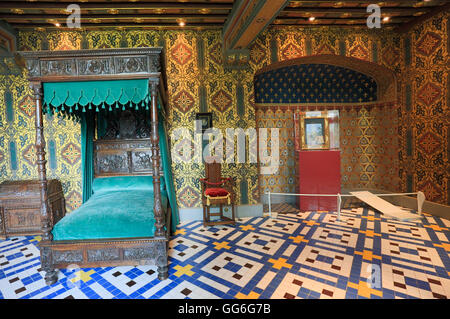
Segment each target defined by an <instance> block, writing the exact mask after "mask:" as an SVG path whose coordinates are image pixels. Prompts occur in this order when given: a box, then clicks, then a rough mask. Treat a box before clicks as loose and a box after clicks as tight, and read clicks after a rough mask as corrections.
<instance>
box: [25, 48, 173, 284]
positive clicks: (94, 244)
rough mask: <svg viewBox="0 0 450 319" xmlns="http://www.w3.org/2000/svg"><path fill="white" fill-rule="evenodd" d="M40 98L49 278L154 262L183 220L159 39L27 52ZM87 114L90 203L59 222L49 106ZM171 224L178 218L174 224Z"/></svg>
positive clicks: (162, 259) (163, 272) (84, 158)
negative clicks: (51, 180) (54, 218)
mask: <svg viewBox="0 0 450 319" xmlns="http://www.w3.org/2000/svg"><path fill="white" fill-rule="evenodd" d="M20 54H21V55H22V57H23V58H24V61H25V64H26V67H27V69H28V77H29V81H30V85H31V88H32V91H33V95H34V100H35V103H36V157H37V169H38V176H39V183H40V198H41V214H42V221H43V222H42V227H43V236H42V240H41V242H40V251H41V263H42V269H43V270H44V271H45V281H46V283H47V284H53V283H55V282H56V281H57V278H58V276H57V270H56V269H58V268H65V267H67V266H69V265H71V264H76V265H77V266H79V267H81V268H82V267H103V266H120V265H139V264H156V266H157V268H158V278H159V279H160V280H163V279H165V278H167V276H168V257H167V252H168V246H167V245H168V240H169V235H170V231H171V230H172V231H173V230H174V227H175V226H176V224H177V223H178V211H177V206H176V199H175V193H174V187H173V180H172V175H171V163H170V157H169V154H170V152H169V151H168V140H167V135H166V131H165V126H164V124H165V123H164V118H165V114H166V109H165V106H166V84H165V74H164V65H163V62H164V59H163V55H162V49H161V48H136V49H103V50H75V51H38V52H20ZM46 113H50V114H55V115H57V116H63V117H65V118H67V119H71V120H75V121H78V122H80V127H81V168H82V184H83V204H82V205H81V207H79V208H78V209H76V210H75V211H73V212H72V213H70V214H68V215H66V216H65V217H64V218H62V219H61V220H60V221H59V222H58V223H56V224H55V225H54V227H51V224H50V222H49V221H50V220H49V204H48V189H47V188H48V181H47V176H46V159H45V139H44V127H43V125H44V121H43V115H44V114H46ZM171 226H172V227H171Z"/></svg>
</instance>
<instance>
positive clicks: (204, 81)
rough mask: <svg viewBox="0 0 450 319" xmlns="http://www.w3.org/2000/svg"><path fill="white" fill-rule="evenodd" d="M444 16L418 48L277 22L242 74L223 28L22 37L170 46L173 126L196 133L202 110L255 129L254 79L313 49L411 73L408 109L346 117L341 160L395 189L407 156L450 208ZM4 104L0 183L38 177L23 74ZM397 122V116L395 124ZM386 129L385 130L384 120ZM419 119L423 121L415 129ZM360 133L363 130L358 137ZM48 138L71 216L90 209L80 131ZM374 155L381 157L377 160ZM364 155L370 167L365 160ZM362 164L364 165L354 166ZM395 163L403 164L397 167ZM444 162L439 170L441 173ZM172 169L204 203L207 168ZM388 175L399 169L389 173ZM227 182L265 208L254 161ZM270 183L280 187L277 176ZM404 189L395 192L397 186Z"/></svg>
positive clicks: (58, 130)
mask: <svg viewBox="0 0 450 319" xmlns="http://www.w3.org/2000/svg"><path fill="white" fill-rule="evenodd" d="M436 20H439V18H434V19H432V20H430V21H427V22H426V23H424V24H423V25H421V26H419V27H417V28H416V29H415V30H413V31H412V32H410V33H409V34H408V37H409V39H410V40H409V41H407V40H406V39H407V37H405V36H403V35H395V34H393V33H392V32H388V31H386V30H384V31H383V30H381V31H370V32H369V31H368V30H366V29H352V30H349V29H348V30H347V29H346V30H344V29H338V28H333V27H330V28H312V29H306V28H305V29H303V28H278V27H274V28H271V29H268V30H266V31H265V32H264V33H262V34H261V35H260V36H259V37H258V38H257V39H256V40H255V41H254V43H253V44H252V46H251V51H250V52H251V55H250V62H249V65H248V67H247V68H246V69H243V70H237V69H231V68H227V67H225V66H224V63H223V61H222V59H223V58H222V55H221V52H222V51H221V50H222V48H221V46H222V41H221V33H220V31H165V30H147V31H141V30H134V31H127V30H111V31H88V32H59V31H55V32H49V33H42V32H21V33H20V34H19V49H20V50H42V49H50V50H70V49H88V48H89V49H95V48H117V47H140V46H149V47H152V46H164V47H165V49H166V54H165V55H166V67H167V81H168V90H169V109H170V114H169V119H168V121H169V127H170V131H171V130H173V129H174V128H176V127H179V126H185V127H187V128H188V129H189V130H190V131H191V132H193V130H194V123H193V121H194V119H195V113H197V112H213V124H214V126H215V127H217V128H220V129H225V128H226V127H240V128H243V129H246V128H250V127H255V126H256V117H257V116H256V110H255V103H254V92H253V78H254V74H255V72H256V71H257V70H259V69H260V68H262V67H264V66H267V65H269V64H271V63H272V62H276V61H283V60H287V59H292V58H295V57H300V56H305V55H311V54H319V53H334V54H342V55H346V56H352V57H357V58H360V59H363V60H367V61H372V62H376V63H379V64H381V65H384V66H387V67H389V68H391V69H393V70H394V71H395V72H396V73H397V74H400V75H401V76H400V77H399V79H400V80H399V91H400V92H399V93H400V95H401V99H400V100H401V108H400V109H399V111H398V112H397V111H395V108H394V109H393V110H394V111H392V110H384V111H380V110H379V109H377V108H372V109H370V108H368V109H366V108H360V109H357V110H345V111H344V112H343V113H341V114H343V115H342V116H341V120H342V121H347V122H348V123H347V124H343V127H345V125H347V128H348V130H350V131H348V132H351V134H350V133H349V134H350V136H351V138H349V139H348V141H347V142H345V141H344V140H343V139H345V137H344V136H345V135H344V136H341V145H342V144H343V143H348V144H349V145H351V150H352V151H351V152H348V158H347V160H346V161H344V162H343V170H349V169H353V168H354V167H356V168H357V169H356V170H355V171H352V173H351V174H350V173H349V174H348V176H347V177H344V178H346V179H345V181H347V182H348V183H353V182H355V183H361V182H362V181H363V182H364V183H366V184H373V185H378V184H381V185H389V184H390V183H392V184H393V185H397V184H398V183H397V182H396V181H395V179H396V177H395V175H396V173H394V172H395V169H396V168H395V165H396V164H395V159H396V157H397V160H399V161H400V162H399V172H400V173H399V176H400V177H401V189H403V190H406V189H407V188H408V187H409V188H413V189H416V187H418V186H420V187H424V190H425V192H426V194H427V196H428V197H429V198H430V196H431V195H433V194H434V195H433V196H431V198H434V199H435V200H436V201H438V202H446V201H448V198H449V196H448V194H447V192H448V187H447V180H448V173H445V172H448V171H449V169H448V153H447V150H448V141H447V136H448V122H446V123H445V122H444V121H445V117H443V116H442V113H443V112H447V114H448V108H447V104H448V101H447V98H448V92H447V89H446V86H445V83H446V82H445V81H446V80H447V77H448V72H444V70H442V65H444V62H443V61H442V59H443V57H447V41H448V38H447V37H448V22H447V21H448V16H446V17H441V19H440V20H439V21H440V22H439V21H436ZM408 61H409V64H408V63H407V62H408ZM411 72H412V73H411ZM410 74H414V76H411V75H410ZM0 105H1V106H2V107H1V109H0V172H1V174H0V181H1V180H6V179H28V178H36V169H35V163H34V157H35V155H34V148H33V147H32V146H33V143H34V121H33V109H32V103H31V99H30V90H29V88H28V85H27V83H26V80H24V77H20V76H17V77H14V76H9V77H4V76H3V77H0ZM386 112H388V113H386ZM392 112H395V113H396V114H398V118H399V127H398V132H399V138H400V142H401V148H400V152H397V151H396V147H395V145H397V144H396V142H395V138H396V137H395V134H392V133H393V132H392V129H393V128H394V127H396V123H395V121H396V120H395V116H394V117H392V116H391V115H392ZM439 113H441V114H439ZM273 114H274V115H272V113H270V114H268V115H266V118H267V116H268V117H271V116H273V117H274V119H273V120H276V119H277V118H280V119H281V120H280V121H279V122H277V123H276V125H277V126H278V127H286V128H287V129H286V132H285V133H282V134H285V135H283V136H285V137H284V138H285V140H283V142H281V139H280V142H281V143H282V145H287V146H289V147H290V145H291V144H292V145H293V141H292V140H291V137H292V136H291V135H290V133H289V132H290V131H289V130H292V129H291V128H290V127H289V125H290V124H289V123H288V122H289V121H287V120H286V119H287V118H288V117H289V116H290V114H284V113H283V112H278V113H277V112H273ZM355 114H356V115H357V116H356V117H354V115H355ZM258 116H260V115H258ZM351 118H352V120H350V119H351ZM387 118H389V119H390V120H389V121H386V119H387ZM448 118H449V117H448V116H447V119H448ZM390 121H391V122H390ZM274 123H275V122H274ZM380 123H382V124H381V125H379V124H380ZM411 123H414V125H410V124H411ZM355 124H357V125H356V126H355ZM259 125H260V124H259ZM446 125H447V126H446ZM269 127H270V126H269ZM352 130H353V131H352ZM409 130H410V131H409ZM354 131H357V132H358V133H357V134H359V135H354V134H356V133H355V132H354ZM385 132H389V136H394V140H393V141H391V140H389V139H387V140H386V139H383V138H382V137H383V136H384V134H385ZM45 134H46V137H47V159H48V161H49V162H48V171H49V172H48V174H49V177H50V178H52V177H54V178H59V179H60V180H61V181H62V183H63V187H64V192H65V196H66V201H67V206H68V207H67V208H68V210H69V211H70V210H73V209H74V208H76V207H78V205H80V203H81V183H80V162H81V161H80V136H79V127H78V126H77V124H74V123H72V122H69V121H65V120H62V119H59V118H53V119H50V118H46V130H45ZM290 136H291V137H290ZM183 142H184V141H181V142H179V143H176V145H174V147H180V145H182V143H183ZM362 143H367V144H364V145H363V144H362ZM373 150H377V152H376V153H371V152H373ZM281 152H282V153H283V152H284V153H283V154H282V155H281V159H282V160H285V162H283V163H287V164H286V165H287V166H286V167H287V170H284V172H285V173H286V174H285V177H286V176H288V173H287V172H288V171H289V169H291V167H292V161H290V160H289V156H291V155H292V153H290V152H289V150H288V149H284V150H282V151H281ZM383 153H387V154H388V156H384V155H383ZM355 154H357V156H355ZM283 156H284V157H283ZM362 158H364V161H365V162H364V163H363V164H364V165H362V164H361V163H362V162H361V159H362ZM356 160H359V161H360V163H359V164H358V165H356V166H355V164H354V162H355V161H356ZM380 163H381V164H380ZM383 163H385V164H383ZM389 163H394V165H393V166H392V167H391V166H390V165H389ZM374 167H375V168H376V169H375V170H373V168H374ZM435 167H438V168H439V169H434V168H435ZM172 168H173V171H174V178H175V186H176V192H177V199H178V203H179V206H180V207H181V208H183V207H199V206H200V205H201V202H200V184H199V181H198V178H199V177H200V176H203V175H204V168H203V165H202V164H198V163H190V164H177V163H173V167H172ZM361 168H363V170H362V171H361ZM392 169H394V171H392ZM385 172H389V173H393V174H390V175H389V177H387V175H386V174H384V173H385ZM446 174H447V175H446ZM223 175H225V176H232V177H234V178H235V179H236V185H235V188H236V192H237V194H238V199H239V202H240V203H242V204H247V203H248V204H254V203H257V202H259V183H260V181H259V180H260V176H258V169H257V166H256V165H255V164H224V166H223ZM275 178H278V177H275ZM391 178H392V180H391ZM285 180H286V183H285V185H286V187H285V188H284V189H286V190H287V189H291V188H290V187H292V183H290V182H292V181H291V180H289V178H287V179H286V178H285ZM262 183H264V181H263V182H262ZM270 183H275V184H277V185H279V182H278V181H271V182H270ZM395 187H397V186H395ZM395 187H394V186H393V187H389V189H392V190H395V189H394V188H395Z"/></svg>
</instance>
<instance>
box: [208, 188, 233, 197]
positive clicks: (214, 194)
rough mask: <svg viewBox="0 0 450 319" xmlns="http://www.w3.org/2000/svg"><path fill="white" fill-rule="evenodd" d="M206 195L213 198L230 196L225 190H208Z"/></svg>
mask: <svg viewBox="0 0 450 319" xmlns="http://www.w3.org/2000/svg"><path fill="white" fill-rule="evenodd" d="M205 195H206V196H211V197H218V196H226V195H228V191H227V190H226V189H224V188H207V189H206V190H205Z"/></svg>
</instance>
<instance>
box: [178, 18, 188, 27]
mask: <svg viewBox="0 0 450 319" xmlns="http://www.w3.org/2000/svg"><path fill="white" fill-rule="evenodd" d="M177 22H178V25H179V26H180V27H184V26H185V25H186V21H185V20H184V19H177Z"/></svg>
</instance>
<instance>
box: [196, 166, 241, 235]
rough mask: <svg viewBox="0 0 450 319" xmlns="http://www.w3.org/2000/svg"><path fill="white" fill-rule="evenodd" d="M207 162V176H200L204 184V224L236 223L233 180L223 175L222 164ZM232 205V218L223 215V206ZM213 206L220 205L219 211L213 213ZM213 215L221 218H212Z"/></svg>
mask: <svg viewBox="0 0 450 319" xmlns="http://www.w3.org/2000/svg"><path fill="white" fill-rule="evenodd" d="M207 161H208V162H209V163H208V162H207V163H205V178H200V182H201V184H202V204H203V225H204V226H212V225H225V224H235V211H234V199H235V194H234V192H233V186H232V183H233V180H232V179H231V178H229V177H227V178H224V177H222V173H221V164H220V163H218V162H212V163H211V162H210V161H209V160H208V159H207ZM224 205H225V206H231V218H228V217H226V216H224V215H223V206H224ZM211 206H219V209H220V212H219V213H211V212H210V208H211ZM211 216H219V217H220V218H219V219H216V220H211Z"/></svg>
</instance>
